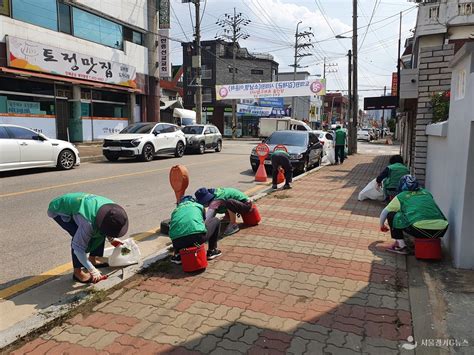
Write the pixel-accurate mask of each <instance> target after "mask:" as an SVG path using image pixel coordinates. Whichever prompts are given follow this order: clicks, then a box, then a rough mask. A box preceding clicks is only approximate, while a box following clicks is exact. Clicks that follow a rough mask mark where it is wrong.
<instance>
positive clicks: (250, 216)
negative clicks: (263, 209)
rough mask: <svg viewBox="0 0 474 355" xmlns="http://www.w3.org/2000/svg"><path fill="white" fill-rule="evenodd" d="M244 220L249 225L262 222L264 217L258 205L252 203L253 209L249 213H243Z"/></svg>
mask: <svg viewBox="0 0 474 355" xmlns="http://www.w3.org/2000/svg"><path fill="white" fill-rule="evenodd" d="M242 220H243V221H244V224H245V225H247V226H256V225H257V224H258V223H260V221H261V220H262V217H260V213H259V212H258V209H257V206H256V205H255V204H252V209H251V210H250V212H249V213H246V214H243V215H242Z"/></svg>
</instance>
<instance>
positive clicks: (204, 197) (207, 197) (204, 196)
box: [194, 187, 214, 205]
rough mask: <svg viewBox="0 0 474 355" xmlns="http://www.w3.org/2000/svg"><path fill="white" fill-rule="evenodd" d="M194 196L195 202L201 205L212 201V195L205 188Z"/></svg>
mask: <svg viewBox="0 0 474 355" xmlns="http://www.w3.org/2000/svg"><path fill="white" fill-rule="evenodd" d="M194 195H195V196H196V201H197V202H199V203H200V204H201V205H207V204H208V203H209V202H211V201H212V200H213V199H214V194H212V193H210V192H209V190H208V189H206V188H205V187H201V188H200V189H198V190H197V191H196V192H195V194H194Z"/></svg>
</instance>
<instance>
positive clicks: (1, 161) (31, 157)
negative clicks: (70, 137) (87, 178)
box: [0, 124, 81, 171]
mask: <svg viewBox="0 0 474 355" xmlns="http://www.w3.org/2000/svg"><path fill="white" fill-rule="evenodd" d="M80 163H81V159H80V158H79V151H78V150H77V149H76V147H75V146H74V145H73V144H71V143H69V142H66V141H62V140H59V139H51V138H48V137H46V136H45V135H43V134H42V133H38V132H35V131H33V130H31V129H29V128H25V127H21V126H16V125H11V124H0V171H8V170H17V169H29V168H44V167H58V168H59V169H63V170H69V169H72V168H73V167H74V166H78V165H79V164H80Z"/></svg>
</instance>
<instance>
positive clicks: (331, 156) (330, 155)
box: [326, 149, 336, 165]
mask: <svg viewBox="0 0 474 355" xmlns="http://www.w3.org/2000/svg"><path fill="white" fill-rule="evenodd" d="M326 156H327V157H328V161H329V164H331V165H334V164H336V151H335V150H334V149H329V151H328V153H327V155H326Z"/></svg>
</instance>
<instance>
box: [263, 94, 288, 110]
mask: <svg viewBox="0 0 474 355" xmlns="http://www.w3.org/2000/svg"><path fill="white" fill-rule="evenodd" d="M258 104H259V105H260V106H263V107H273V108H280V109H282V108H284V107H285V103H284V100H283V97H267V98H262V99H259V100H258Z"/></svg>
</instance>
